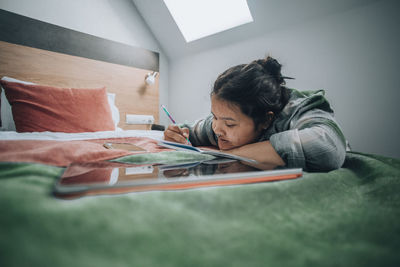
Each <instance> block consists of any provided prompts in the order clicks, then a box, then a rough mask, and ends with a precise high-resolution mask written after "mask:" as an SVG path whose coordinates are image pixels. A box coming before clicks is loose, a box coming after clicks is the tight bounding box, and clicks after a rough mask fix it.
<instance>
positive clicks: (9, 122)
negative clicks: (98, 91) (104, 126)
mask: <svg viewBox="0 0 400 267" xmlns="http://www.w3.org/2000/svg"><path fill="white" fill-rule="evenodd" d="M1 80H4V81H7V82H15V83H23V84H34V83H31V82H25V81H21V80H17V79H14V78H10V77H6V76H4V77H3V78H1ZM107 100H108V104H109V105H110V109H111V116H112V120H113V122H114V125H115V129H116V130H117V129H119V128H118V127H117V125H118V123H119V119H120V118H119V110H118V108H117V106H116V105H115V94H113V93H107ZM0 115H1V128H0V130H1V131H16V129H15V123H14V119H13V115H12V111H11V105H10V103H9V102H8V100H7V97H6V95H5V92H4V89H3V88H2V90H1V110H0Z"/></svg>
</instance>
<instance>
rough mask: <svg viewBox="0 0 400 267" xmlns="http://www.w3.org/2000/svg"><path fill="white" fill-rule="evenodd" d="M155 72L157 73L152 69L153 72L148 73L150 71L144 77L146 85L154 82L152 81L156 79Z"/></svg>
mask: <svg viewBox="0 0 400 267" xmlns="http://www.w3.org/2000/svg"><path fill="white" fill-rule="evenodd" d="M157 74H158V72H157V71H153V73H150V72H149V73H147V75H146V79H145V81H146V83H147V84H148V85H152V84H154V82H155V81H156V77H157Z"/></svg>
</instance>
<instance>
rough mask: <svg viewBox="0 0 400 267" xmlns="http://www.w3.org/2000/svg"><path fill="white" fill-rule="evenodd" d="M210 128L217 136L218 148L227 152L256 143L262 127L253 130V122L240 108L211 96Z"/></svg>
mask: <svg viewBox="0 0 400 267" xmlns="http://www.w3.org/2000/svg"><path fill="white" fill-rule="evenodd" d="M211 113H212V114H213V116H214V118H213V122H212V128H213V130H214V133H215V134H216V135H217V136H218V147H219V149H221V150H227V149H231V148H235V147H239V146H243V145H246V144H250V143H253V142H255V141H257V139H258V137H259V135H260V133H261V131H262V126H261V125H260V127H258V129H256V128H255V125H254V122H253V120H252V119H251V118H250V117H248V116H247V115H245V114H243V113H242V111H241V110H240V107H239V106H237V105H236V104H232V103H230V102H227V101H225V100H222V99H220V98H218V97H216V96H215V95H213V96H211Z"/></svg>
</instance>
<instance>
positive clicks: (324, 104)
mask: <svg viewBox="0 0 400 267" xmlns="http://www.w3.org/2000/svg"><path fill="white" fill-rule="evenodd" d="M286 78H288V77H284V76H282V74H281V64H279V62H278V61H277V60H275V59H274V58H272V57H267V58H266V59H260V60H255V61H253V62H251V63H250V64H242V65H237V66H234V67H231V68H229V69H228V70H226V71H225V72H223V73H222V74H221V75H219V77H218V78H217V80H216V81H215V83H214V88H213V90H212V92H211V115H209V116H208V117H206V118H204V119H201V120H198V121H196V122H195V123H193V124H183V125H181V128H180V127H178V126H177V125H170V126H169V127H168V128H167V130H166V131H165V132H164V138H165V139H166V140H169V141H175V142H179V143H186V142H187V140H186V137H188V138H189V140H190V142H191V143H192V144H193V145H194V146H210V145H212V146H217V147H218V148H219V149H220V150H224V152H228V153H232V154H236V155H239V156H244V157H248V158H252V159H255V160H257V161H259V162H261V163H266V164H274V165H278V166H287V167H300V168H303V169H305V170H314V171H329V170H334V169H337V168H340V167H341V166H342V164H343V162H344V159H345V153H346V140H345V137H344V135H343V133H342V131H341V129H340V127H339V126H338V124H337V123H336V121H335V118H334V116H333V110H332V109H331V107H330V105H329V103H328V101H327V100H326V99H325V97H324V91H322V90H320V91H315V92H312V91H307V92H300V91H297V90H295V89H289V88H287V87H285V79H286Z"/></svg>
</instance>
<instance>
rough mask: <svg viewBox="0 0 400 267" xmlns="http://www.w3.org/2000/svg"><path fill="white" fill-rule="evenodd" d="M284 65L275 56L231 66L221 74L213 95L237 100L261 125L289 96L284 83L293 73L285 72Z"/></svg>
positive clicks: (242, 108)
mask: <svg viewBox="0 0 400 267" xmlns="http://www.w3.org/2000/svg"><path fill="white" fill-rule="evenodd" d="M281 68H282V65H281V64H279V62H278V61H277V60H276V59H274V58H272V57H267V58H266V59H259V60H254V61H252V62H251V63H249V64H241V65H237V66H234V67H231V68H229V69H228V70H226V71H225V72H223V73H222V74H220V75H219V76H218V78H217V80H216V81H215V83H214V88H213V90H212V92H211V95H215V96H217V97H218V98H220V99H222V100H226V101H229V102H232V103H234V104H237V105H238V106H239V107H240V109H241V111H242V112H243V113H244V114H245V115H247V116H249V117H250V118H252V119H253V121H254V124H255V126H256V127H257V126H258V125H259V124H260V123H263V122H265V121H266V120H267V119H268V118H266V114H267V112H269V111H272V112H273V113H274V114H275V115H277V114H278V113H279V112H280V111H281V110H282V109H283V107H284V106H285V105H286V104H287V102H288V100H289V97H290V94H289V90H288V89H287V88H286V87H285V86H284V85H285V79H286V78H289V77H283V76H282V74H281Z"/></svg>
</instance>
